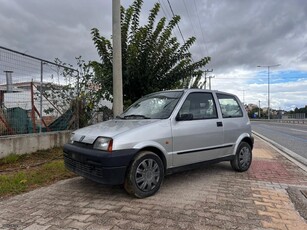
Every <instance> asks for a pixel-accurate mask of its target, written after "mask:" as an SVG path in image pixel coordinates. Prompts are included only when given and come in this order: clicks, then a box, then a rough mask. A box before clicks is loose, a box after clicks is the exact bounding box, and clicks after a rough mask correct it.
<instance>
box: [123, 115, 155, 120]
mask: <svg viewBox="0 0 307 230" xmlns="http://www.w3.org/2000/svg"><path fill="white" fill-rule="evenodd" d="M121 118H122V117H121ZM129 118H131V119H133V118H142V119H150V117H146V116H144V115H141V114H130V115H126V116H124V119H129Z"/></svg>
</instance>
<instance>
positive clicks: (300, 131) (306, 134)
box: [252, 121, 307, 160]
mask: <svg viewBox="0 0 307 230" xmlns="http://www.w3.org/2000/svg"><path fill="white" fill-rule="evenodd" d="M252 130H253V131H255V132H257V133H259V134H261V135H263V136H265V137H267V138H269V139H270V140H273V141H275V142H276V143H278V144H280V145H282V146H284V147H285V148H287V149H289V150H291V151H293V152H295V153H296V154H298V155H300V156H302V157H303V158H305V159H306V160H307V125H304V124H288V123H277V122H268V121H252Z"/></svg>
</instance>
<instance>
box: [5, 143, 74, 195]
mask: <svg viewBox="0 0 307 230" xmlns="http://www.w3.org/2000/svg"><path fill="white" fill-rule="evenodd" d="M12 159H14V158H12ZM1 162H2V163H1V164H0V170H1V169H2V171H1V173H0V199H1V198H4V197H8V196H12V195H16V194H20V193H23V192H27V191H30V190H33V189H35V188H38V187H42V186H46V185H49V184H52V183H54V182H56V181H59V180H63V179H67V178H71V177H74V176H75V174H73V173H71V172H69V171H68V170H66V169H65V166H64V161H63V155H62V149H60V148H57V149H51V150H48V151H46V152H45V151H39V152H36V153H33V154H26V155H21V156H20V158H18V159H16V160H9V161H5V162H6V163H5V162H4V161H1ZM37 162H39V163H40V162H43V163H41V164H37ZM21 165H23V166H25V167H23V168H22V169H21V168H18V167H20V166H21ZM33 165H34V166H33ZM16 168H17V170H15V169H16ZM11 169H13V170H11Z"/></svg>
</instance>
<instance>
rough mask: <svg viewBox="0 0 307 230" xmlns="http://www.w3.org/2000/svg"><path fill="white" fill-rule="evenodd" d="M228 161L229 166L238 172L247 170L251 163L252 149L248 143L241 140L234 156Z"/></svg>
mask: <svg viewBox="0 0 307 230" xmlns="http://www.w3.org/2000/svg"><path fill="white" fill-rule="evenodd" d="M230 163H231V167H232V168H233V169H234V170H236V171H238V172H244V171H246V170H248V169H249V167H250V165H251V163H252V149H251V147H250V145H249V144H248V143H246V142H241V143H240V145H239V147H238V149H237V152H236V155H235V158H234V159H233V160H231V161H230Z"/></svg>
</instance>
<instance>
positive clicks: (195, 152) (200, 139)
mask: <svg viewBox="0 0 307 230" xmlns="http://www.w3.org/2000/svg"><path fill="white" fill-rule="evenodd" d="M172 135H173V167H177V166H182V165H187V164H193V163H198V162H202V161H207V160H212V159H216V158H220V157H222V156H223V150H222V149H223V143H224V135H223V123H222V120H221V119H219V118H218V113H217V106H216V102H215V100H214V97H213V95H212V93H211V92H191V93H190V94H189V95H188V96H187V97H186V99H185V101H184V103H183V104H182V106H181V108H180V110H179V112H178V114H177V116H176V119H174V121H173V122H172Z"/></svg>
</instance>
